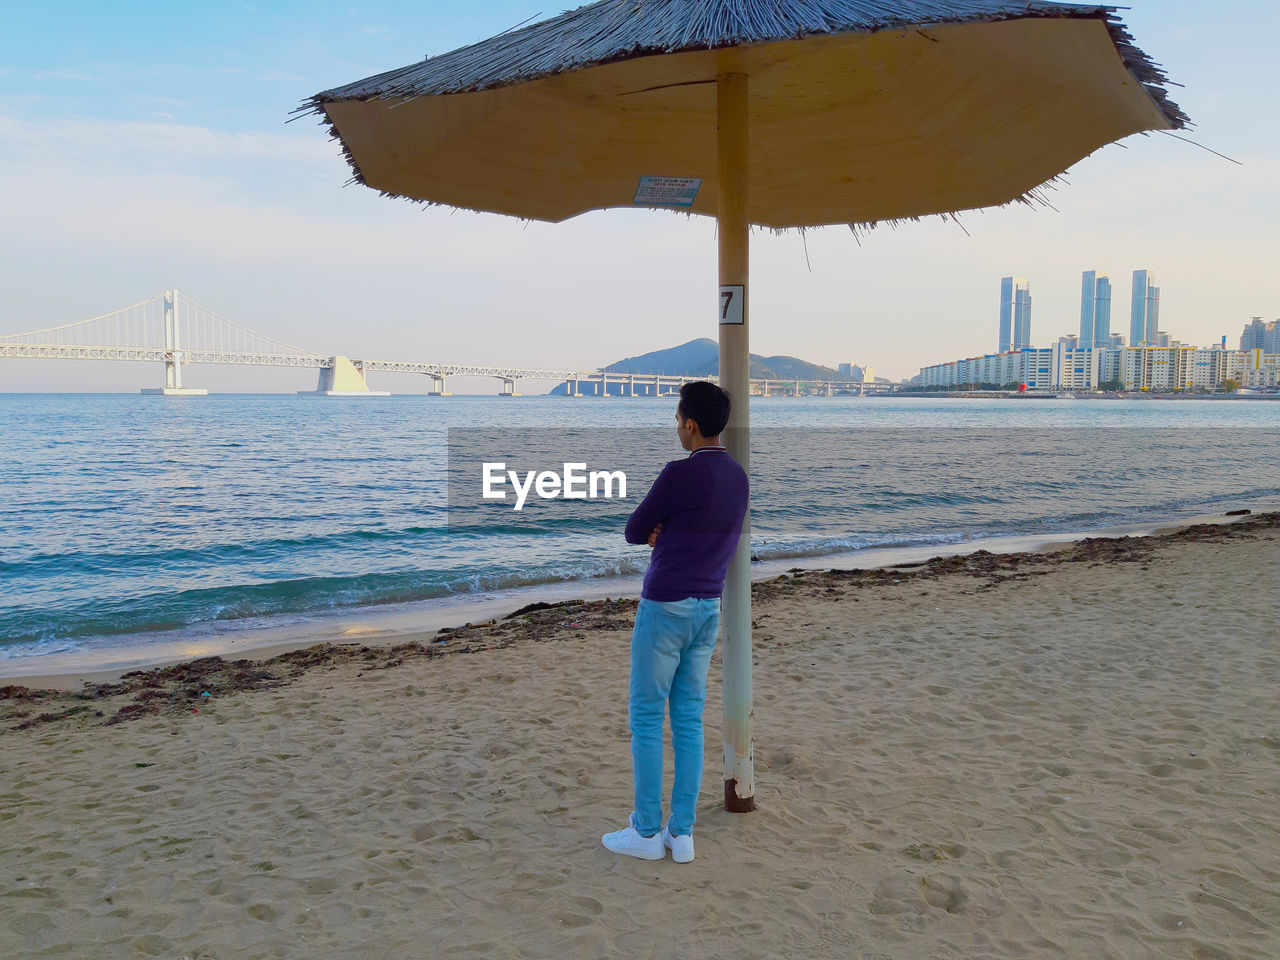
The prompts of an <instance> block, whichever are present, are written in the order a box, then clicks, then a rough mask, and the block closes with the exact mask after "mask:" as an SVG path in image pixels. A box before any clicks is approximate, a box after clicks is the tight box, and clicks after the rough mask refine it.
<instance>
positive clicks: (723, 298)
mask: <svg viewBox="0 0 1280 960" xmlns="http://www.w3.org/2000/svg"><path fill="white" fill-rule="evenodd" d="M745 297H746V287H743V286H742V285H741V284H737V283H726V284H722V285H721V287H720V322H721V323H742V314H743V310H742V307H743V300H744V299H745Z"/></svg>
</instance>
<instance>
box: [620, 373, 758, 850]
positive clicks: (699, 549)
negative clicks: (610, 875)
mask: <svg viewBox="0 0 1280 960" xmlns="http://www.w3.org/2000/svg"><path fill="white" fill-rule="evenodd" d="M728 422H729V395H728V394H727V393H725V392H724V391H723V390H721V389H720V388H719V387H718V386H716V385H715V384H713V383H710V382H708V381H706V380H699V381H696V382H693V383H686V384H685V385H684V386H682V387H681V388H680V402H679V403H678V404H677V405H676V433H677V435H678V436H679V438H680V446H682V447H683V448H684V449H686V450H688V451H690V453H689V456H688V457H686V458H684V459H683V460H672V461H671V462H670V463H668V464H667V465H666V466H665V467H663V468H662V472H661V473H659V474H658V478H657V479H656V480H655V481H654V482H653V487H652V488H651V489H650V490H649V493H648V495H647V496H646V497H645V498H644V500H643V501H642V502H641V504H640V505H639V506H638V507H636V509H635V512H634V513H632V514H631V518H630V519H629V520H628V521H627V530H626V538H627V543H637V544H638V543H647V544H649V546H651V547H652V548H653V554H652V555H651V557H650V559H649V569H648V571H646V573H645V575H644V586H643V588H642V589H641V592H640V604H639V606H638V607H637V608H636V623H635V629H634V630H633V631H632V635H631V684H630V695H629V697H630V706H629V711H628V713H629V716H630V721H631V763H632V779H633V780H634V783H635V808H634V810H633V811H632V813H631V818H630V821H629V823H628V824H627V826H626V827H624V828H623V829H621V830H618V831H616V832H614V833H606V834H605V835H604V836H603V837H602V838H601V839H602V840H603V842H604V845H605V846H606V847H607V848H608V849H610V850H612V851H613V852H614V853H622V854H626V855H627V856H631V857H639V858H640V859H642V860H661V859H662V858H663V857H665V856H666V851H667V850H670V851H671V856H672V858H673V859H674V860H675V861H676V862H677V863H688V862H689V861H691V860H692V859H693V822H694V819H695V808H696V806H697V801H698V791H699V789H700V788H701V786H702V753H703V747H702V743H703V740H702V707H703V704H704V703H705V701H706V696H707V667H708V666H709V664H710V662H711V652H712V651H713V650H714V649H715V645H716V635H717V632H718V630H719V627H720V595H721V593H723V592H724V578H725V571H726V570H727V569H728V566H729V559H730V557H732V556H733V552H734V550H735V549H737V546H738V538H739V535H740V533H741V531H742V520H743V517H744V516H745V515H746V512H747V474H746V471H745V470H743V469H742V467H741V466H739V465H738V463H737V461H736V460H734V459H733V458H732V457H730V456H729V454H728V452H727V451H726V450H725V448H724V447H723V446H722V445H721V444H720V432H721V431H722V430H723V429H724V427H725V424H726V423H728ZM668 706H669V708H670V711H671V744H672V748H673V750H674V753H675V773H674V782H673V784H672V787H671V818H670V819H669V820H668V821H667V823H666V825H665V826H664V825H663V824H662V759H663V758H662V724H663V716H664V714H665V713H666V712H667V709H668Z"/></svg>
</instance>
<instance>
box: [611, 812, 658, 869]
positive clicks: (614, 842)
mask: <svg viewBox="0 0 1280 960" xmlns="http://www.w3.org/2000/svg"><path fill="white" fill-rule="evenodd" d="M600 842H601V843H603V844H604V845H605V849H606V850H612V851H613V852H614V853H623V854H626V855H627V856H628V857H638V858H640V859H641V860H664V859H666V856H667V848H666V846H665V845H664V844H663V842H662V835H661V834H657V833H655V834H654V835H653V836H652V837H642V836H640V833H639V831H637V830H636V815H635V812H634V811H633V812H632V814H631V816H630V817H629V818H628V820H627V825H626V827H625V828H623V829H622V830H616V831H614V832H613V833H606V834H605V835H604V836H602V837H601V838H600Z"/></svg>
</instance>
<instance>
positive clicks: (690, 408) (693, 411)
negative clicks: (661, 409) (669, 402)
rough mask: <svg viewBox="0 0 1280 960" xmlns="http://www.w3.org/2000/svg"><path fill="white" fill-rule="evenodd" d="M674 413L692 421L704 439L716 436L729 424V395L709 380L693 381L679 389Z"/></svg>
mask: <svg viewBox="0 0 1280 960" xmlns="http://www.w3.org/2000/svg"><path fill="white" fill-rule="evenodd" d="M676 412H677V413H679V414H680V416H682V417H684V418H685V419H686V420H693V421H695V422H696V423H697V424H698V429H699V430H700V431H701V432H702V435H703V436H704V437H714V436H717V435H718V434H719V433H720V431H721V430H723V429H724V425H725V424H726V423H728V422H729V394H727V393H725V392H724V391H723V390H721V389H720V388H719V387H717V386H716V385H715V384H714V383H712V382H711V381H709V380H695V381H693V382H692V383H686V384H684V385H683V386H682V387H681V388H680V402H679V403H678V404H676Z"/></svg>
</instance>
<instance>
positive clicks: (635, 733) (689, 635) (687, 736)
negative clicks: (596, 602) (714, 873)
mask: <svg viewBox="0 0 1280 960" xmlns="http://www.w3.org/2000/svg"><path fill="white" fill-rule="evenodd" d="M719 627H720V598H719V597H709V598H705V599H704V598H699V597H687V598H685V599H684V600H673V601H666V602H664V601H658V600H648V599H646V598H644V597H641V599H640V605H639V606H638V607H637V608H636V625H635V629H634V630H633V631H632V633H631V690H630V709H629V711H628V713H629V715H630V719H631V772H632V777H633V779H634V780H635V824H636V830H637V831H638V832H639V833H640V834H641V835H642V836H646V837H648V836H652V835H653V834H655V833H657V832H658V831H659V830H661V829H662V722H663V717H664V715H665V714H666V712H667V708H668V706H669V707H670V710H671V746H672V748H673V750H674V751H675V775H674V780H673V782H672V785H671V819H670V820H669V821H668V824H667V827H668V829H669V830H670V832H671V834H672V836H679V835H681V834H692V833H693V821H694V819H695V807H696V806H697V803H698V790H699V789H700V788H701V786H702V707H703V704H705V703H706V699H707V667H708V666H709V665H710V663H711V652H712V651H713V650H715V647H716V633H717V631H718V630H719Z"/></svg>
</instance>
